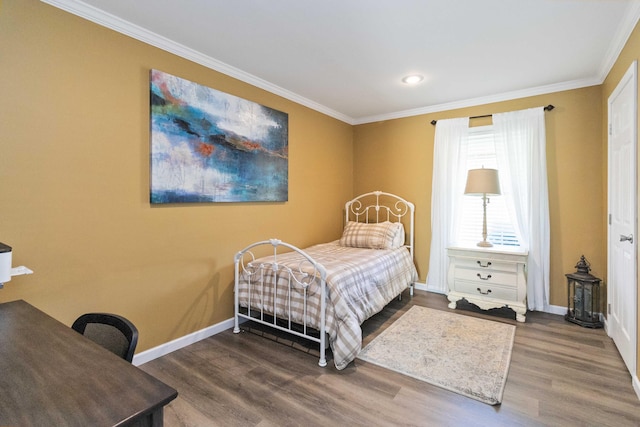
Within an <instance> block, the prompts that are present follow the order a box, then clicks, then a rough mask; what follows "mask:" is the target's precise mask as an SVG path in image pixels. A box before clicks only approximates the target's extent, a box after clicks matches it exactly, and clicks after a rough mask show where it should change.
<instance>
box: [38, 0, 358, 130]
mask: <svg viewBox="0 0 640 427" xmlns="http://www.w3.org/2000/svg"><path fill="white" fill-rule="evenodd" d="M40 1H41V2H43V3H47V4H49V5H51V6H53V7H56V8H58V9H62V10H64V11H66V12H69V13H71V14H73V15H76V16H79V17H81V18H84V19H86V20H88V21H91V22H93V23H95V24H98V25H101V26H103V27H106V28H109V29H111V30H114V31H117V32H118V33H121V34H124V35H127V36H129V37H132V38H134V39H136V40H139V41H141V42H144V43H147V44H149V45H151V46H154V47H157V48H159V49H162V50H164V51H166V52H169V53H172V54H174V55H177V56H179V57H181V58H185V59H188V60H189V61H192V62H195V63H197V64H200V65H203V66H205V67H207V68H210V69H212V70H215V71H218V72H220V73H222V74H225V75H227V76H230V77H233V78H235V79H238V80H240V81H243V82H245V83H248V84H250V85H252V86H256V87H258V88H260V89H264V90H266V91H268V92H270V93H273V94H275V95H279V96H282V97H283V98H286V99H288V100H290V101H293V102H295V103H297V104H300V105H304V106H305V107H309V108H311V109H312V110H315V111H318V112H320V113H323V114H326V115H327V116H330V117H333V118H335V119H338V120H340V121H343V122H346V123H348V124H353V119H352V118H351V117H349V116H347V115H345V114H342V113H340V112H337V111H334V110H332V109H330V108H328V107H325V106H324V105H321V104H318V103H317V102H314V101H311V100H310V99H307V98H304V97H302V96H300V95H298V94H296V93H293V92H291V91H288V90H286V89H284V88H281V87H280V86H277V85H274V84H272V83H269V82H268V81H266V80H263V79H261V78H259V77H256V76H254V75H252V74H249V73H247V72H244V71H242V70H240V69H238V68H235V67H232V66H230V65H228V64H226V63H224V62H221V61H218V60H217V59H215V58H212V57H210V56H207V55H204V54H202V53H200V52H198V51H196V50H194V49H191V48H189V47H187V46H184V45H182V44H180V43H176V42H175V41H173V40H170V39H168V38H166V37H164V36H161V35H159V34H156V33H154V32H152V31H149V30H147V29H145V28H142V27H140V26H138V25H135V24H132V23H131V22H129V21H125V20H124V19H121V18H119V17H117V16H114V15H112V14H110V13H107V12H105V11H103V10H100V9H98V8H96V7H94V6H91V5H89V4H87V3H84V2H82V1H76V0H40Z"/></svg>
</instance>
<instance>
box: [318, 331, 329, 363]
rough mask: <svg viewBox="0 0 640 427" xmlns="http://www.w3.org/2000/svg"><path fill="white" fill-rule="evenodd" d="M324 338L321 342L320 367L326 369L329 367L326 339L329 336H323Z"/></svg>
mask: <svg viewBox="0 0 640 427" xmlns="http://www.w3.org/2000/svg"><path fill="white" fill-rule="evenodd" d="M322 336H323V338H322V339H321V341H320V360H319V361H318V366H320V367H321V368H324V367H325V366H327V358H326V345H325V344H326V341H325V340H326V339H327V334H322Z"/></svg>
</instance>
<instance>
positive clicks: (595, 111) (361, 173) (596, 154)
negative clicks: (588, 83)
mask: <svg viewBox="0 0 640 427" xmlns="http://www.w3.org/2000/svg"><path fill="white" fill-rule="evenodd" d="M547 104H553V105H554V106H555V107H556V108H555V109H554V110H553V111H550V112H546V113H545V118H546V129H547V168H548V177H549V210H550V220H551V272H550V282H551V286H550V287H551V291H550V302H551V304H552V305H558V306H565V307H566V304H567V301H566V298H567V297H566V295H567V289H566V287H567V285H566V278H565V276H564V275H565V273H571V272H574V271H575V268H574V266H575V264H576V263H577V262H578V260H579V259H580V255H582V254H584V255H585V257H586V258H587V259H588V260H589V261H590V262H591V265H592V268H593V270H592V274H594V275H596V276H598V277H602V278H604V277H605V274H606V260H607V258H606V252H605V251H604V250H605V249H606V248H604V247H603V246H602V244H601V242H602V240H603V239H604V238H605V236H606V229H605V228H604V226H605V225H604V223H603V222H602V217H603V215H604V211H605V206H604V205H603V183H602V173H601V170H602V169H601V168H602V157H603V151H602V150H603V146H602V140H601V138H602V136H601V135H602V131H601V129H602V122H601V117H602V112H601V108H602V106H601V92H600V88H599V87H597V86H594V87H588V88H584V89H579V90H571V91H564V92H558V93H552V94H548V95H543V96H535V97H530V98H524V99H518V100H513V101H506V102H499V103H494V104H487V105H482V106H477V107H472V108H464V109H459V110H453V111H445V112H440V113H437V114H426V115H421V116H416V117H409V118H403V119H396V120H390V121H387V122H378V123H372V124H365V125H359V126H356V128H355V136H354V153H355V166H354V183H355V184H354V193H356V194H357V193H359V192H362V191H370V190H372V189H376V188H379V187H382V186H385V189H386V191H391V192H396V193H398V194H400V195H402V196H404V197H406V198H408V199H409V200H412V201H414V203H415V204H416V222H417V225H416V263H417V266H418V271H419V273H420V280H421V281H422V282H424V281H425V280H426V275H427V272H428V267H429V245H430V241H431V178H432V171H433V167H432V165H433V143H434V135H435V127H434V126H433V125H431V123H430V122H431V120H433V119H436V120H437V119H444V118H452V117H466V116H479V115H485V114H491V113H498V112H505V111H514V110H521V109H525V108H532V107H539V106H544V105H547ZM478 123H481V124H486V120H482V119H479V120H476V119H474V120H472V121H471V125H472V126H473V125H476V124H478Z"/></svg>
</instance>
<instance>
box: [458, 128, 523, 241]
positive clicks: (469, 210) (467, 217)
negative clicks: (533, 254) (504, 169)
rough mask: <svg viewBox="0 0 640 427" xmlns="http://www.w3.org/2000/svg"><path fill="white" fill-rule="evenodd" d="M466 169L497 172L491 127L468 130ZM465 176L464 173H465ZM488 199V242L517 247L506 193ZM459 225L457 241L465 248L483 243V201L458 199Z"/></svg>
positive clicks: (476, 198) (471, 198) (467, 198)
mask: <svg viewBox="0 0 640 427" xmlns="http://www.w3.org/2000/svg"><path fill="white" fill-rule="evenodd" d="M468 141H469V142H468V146H467V150H466V151H467V156H466V157H467V162H466V163H467V164H466V168H467V170H469V169H479V168H482V167H485V168H492V169H498V170H499V169H500V168H499V167H498V165H497V158H496V149H495V144H494V141H493V126H478V127H472V128H469V139H468ZM465 176H466V174H465ZM502 187H503V188H502V194H501V195H500V196H493V197H491V198H489V200H488V201H489V203H488V204H487V240H488V241H490V242H491V243H493V244H494V245H495V246H512V247H513V246H520V242H519V239H518V236H517V235H516V231H515V230H516V228H515V227H514V223H513V221H512V220H511V217H510V215H509V210H508V208H507V203H506V198H507V197H509V195H508V194H505V192H504V186H502ZM461 197H462V199H461V201H460V206H462V212H461V215H460V217H459V218H460V226H459V227H457V235H456V240H457V241H458V242H459V243H460V244H462V245H464V246H475V244H476V243H477V242H479V241H480V240H482V217H483V212H482V198H481V197H476V196H464V195H463V196H461Z"/></svg>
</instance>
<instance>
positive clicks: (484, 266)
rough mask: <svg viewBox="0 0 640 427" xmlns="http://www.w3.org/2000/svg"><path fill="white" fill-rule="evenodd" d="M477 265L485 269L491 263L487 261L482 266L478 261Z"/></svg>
mask: <svg viewBox="0 0 640 427" xmlns="http://www.w3.org/2000/svg"><path fill="white" fill-rule="evenodd" d="M478 265H479V266H480V267H482V268H487V267H489V266H490V265H491V261H487V263H486V264H485V265H482V261H478Z"/></svg>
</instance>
